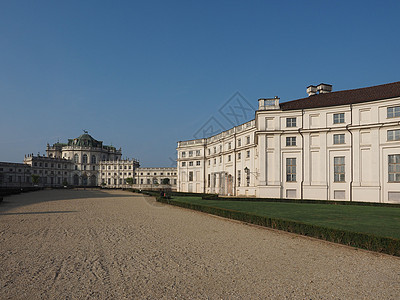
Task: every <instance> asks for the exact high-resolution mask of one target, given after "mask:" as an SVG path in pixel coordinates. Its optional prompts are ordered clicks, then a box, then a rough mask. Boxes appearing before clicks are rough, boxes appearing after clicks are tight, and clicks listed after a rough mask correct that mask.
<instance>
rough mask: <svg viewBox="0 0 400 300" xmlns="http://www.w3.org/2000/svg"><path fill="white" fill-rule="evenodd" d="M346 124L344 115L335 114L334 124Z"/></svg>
mask: <svg viewBox="0 0 400 300" xmlns="http://www.w3.org/2000/svg"><path fill="white" fill-rule="evenodd" d="M340 123H344V113H340V114H333V124H340Z"/></svg>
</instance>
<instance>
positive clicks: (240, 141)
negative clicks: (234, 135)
mask: <svg viewBox="0 0 400 300" xmlns="http://www.w3.org/2000/svg"><path fill="white" fill-rule="evenodd" d="M237 146H238V147H240V146H242V140H241V139H238V140H237Z"/></svg>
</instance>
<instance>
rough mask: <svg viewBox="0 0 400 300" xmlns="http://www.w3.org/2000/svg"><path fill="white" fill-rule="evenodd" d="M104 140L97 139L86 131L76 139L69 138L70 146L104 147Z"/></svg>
mask: <svg viewBox="0 0 400 300" xmlns="http://www.w3.org/2000/svg"><path fill="white" fill-rule="evenodd" d="M102 144H103V142H101V141H97V140H95V139H94V138H93V137H92V136H91V135H90V134H88V133H86V132H85V133H84V134H81V135H80V136H79V137H77V138H75V139H69V140H68V146H72V145H76V146H85V147H102Z"/></svg>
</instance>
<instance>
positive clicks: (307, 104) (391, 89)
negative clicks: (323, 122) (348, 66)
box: [280, 81, 400, 110]
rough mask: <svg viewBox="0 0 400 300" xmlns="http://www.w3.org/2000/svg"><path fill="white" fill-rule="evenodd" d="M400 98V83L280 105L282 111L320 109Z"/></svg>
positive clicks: (308, 98)
mask: <svg viewBox="0 0 400 300" xmlns="http://www.w3.org/2000/svg"><path fill="white" fill-rule="evenodd" d="M395 97H400V81H398V82H393V83H387V84H382V85H377V86H371V87H366V88H360V89H355V90H345V91H338V92H331V93H327V94H317V95H312V96H309V97H307V98H302V99H298V100H293V101H288V102H283V103H280V108H281V109H282V110H295V109H303V108H304V109H305V108H318V107H327V106H337V105H346V104H354V103H361V102H369V101H376V100H383V99H389V98H395Z"/></svg>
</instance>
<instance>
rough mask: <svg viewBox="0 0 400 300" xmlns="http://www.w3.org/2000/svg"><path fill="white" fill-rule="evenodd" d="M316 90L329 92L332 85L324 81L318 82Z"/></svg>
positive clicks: (324, 92) (322, 92)
mask: <svg viewBox="0 0 400 300" xmlns="http://www.w3.org/2000/svg"><path fill="white" fill-rule="evenodd" d="M317 90H318V91H319V93H320V94H326V93H330V92H332V85H331V84H326V83H320V84H319V85H318V86H317Z"/></svg>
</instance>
